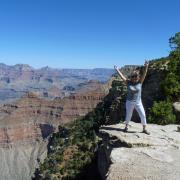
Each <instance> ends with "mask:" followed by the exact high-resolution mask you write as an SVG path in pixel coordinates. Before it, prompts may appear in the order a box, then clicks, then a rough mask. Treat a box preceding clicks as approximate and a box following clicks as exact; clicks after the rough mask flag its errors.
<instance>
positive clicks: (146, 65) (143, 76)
mask: <svg viewBox="0 0 180 180" xmlns="http://www.w3.org/2000/svg"><path fill="white" fill-rule="evenodd" d="M148 67H149V62H148V61H145V63H144V72H143V75H142V77H141V78H140V81H141V83H143V82H144V79H145V77H146V74H147V71H148Z"/></svg>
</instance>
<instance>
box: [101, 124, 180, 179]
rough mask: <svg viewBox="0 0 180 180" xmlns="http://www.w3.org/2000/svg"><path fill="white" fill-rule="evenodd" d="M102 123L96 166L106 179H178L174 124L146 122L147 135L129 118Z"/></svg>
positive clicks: (179, 137)
mask: <svg viewBox="0 0 180 180" xmlns="http://www.w3.org/2000/svg"><path fill="white" fill-rule="evenodd" d="M123 128H124V124H116V125H111V126H103V127H101V128H100V133H99V136H100V137H101V138H102V144H101V147H100V149H99V159H98V166H99V171H100V173H101V175H102V177H103V179H107V180H121V179H122V180H124V179H126V180H139V179H152V180H162V179H163V180H169V179H173V180H177V179H180V171H179V168H180V133H179V132H178V131H177V125H167V126H159V125H153V124H151V125H148V130H149V131H150V132H151V135H146V134H144V133H141V131H142V127H141V125H140V124H137V123H133V122H131V126H130V128H129V132H128V133H124V132H123Z"/></svg>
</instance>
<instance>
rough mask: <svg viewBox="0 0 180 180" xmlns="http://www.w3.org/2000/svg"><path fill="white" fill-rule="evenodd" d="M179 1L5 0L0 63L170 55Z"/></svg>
mask: <svg viewBox="0 0 180 180" xmlns="http://www.w3.org/2000/svg"><path fill="white" fill-rule="evenodd" d="M179 7H180V1H179V0H0V62H3V63H6V64H9V65H14V64H16V63H24V64H29V65H31V66H33V67H35V68H40V67H43V66H47V65H48V66H50V67H57V68H96V67H107V68H112V67H113V65H114V64H116V65H118V66H123V65H125V64H143V62H144V60H145V59H149V60H150V59H154V58H159V57H164V56H167V55H168V54H169V51H170V48H169V44H168V39H169V38H170V37H171V36H173V35H174V34H175V33H176V32H178V31H180V21H179V20H180V10H179Z"/></svg>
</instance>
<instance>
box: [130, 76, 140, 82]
mask: <svg viewBox="0 0 180 180" xmlns="http://www.w3.org/2000/svg"><path fill="white" fill-rule="evenodd" d="M131 81H132V82H134V83H136V82H138V81H139V75H138V74H133V75H132V76H131Z"/></svg>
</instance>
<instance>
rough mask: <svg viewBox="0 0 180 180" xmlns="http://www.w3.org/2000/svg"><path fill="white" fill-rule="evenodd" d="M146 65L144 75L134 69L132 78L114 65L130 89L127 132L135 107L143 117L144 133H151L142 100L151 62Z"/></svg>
mask: <svg viewBox="0 0 180 180" xmlns="http://www.w3.org/2000/svg"><path fill="white" fill-rule="evenodd" d="M144 66H145V69H144V72H143V75H142V76H140V75H139V72H138V71H133V72H132V73H131V79H130V80H127V79H126V77H125V76H124V75H123V74H122V73H121V72H120V70H119V69H118V67H117V66H114V68H115V69H116V71H117V72H118V74H119V76H120V77H121V79H122V80H123V81H124V82H125V83H126V85H127V89H128V93H127V98H126V120H125V124H126V126H125V129H124V131H125V132H127V131H128V124H129V122H130V120H131V117H132V113H133V110H134V108H135V109H136V111H137V112H138V114H139V116H140V118H141V123H142V125H143V133H145V134H148V135H149V134H150V133H149V132H148V131H147V130H146V124H147V123H146V114H145V111H144V107H143V104H142V101H141V91H142V84H143V82H144V79H145V77H146V74H147V70H148V66H149V63H148V62H147V61H146V62H145V64H144Z"/></svg>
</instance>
